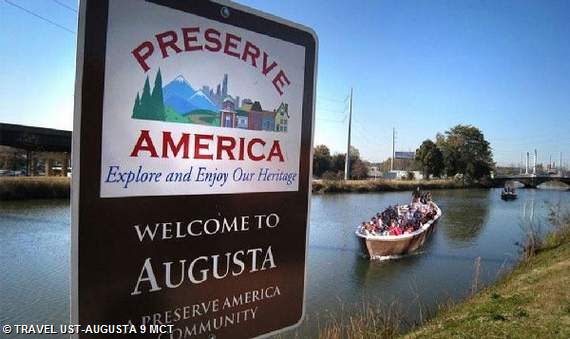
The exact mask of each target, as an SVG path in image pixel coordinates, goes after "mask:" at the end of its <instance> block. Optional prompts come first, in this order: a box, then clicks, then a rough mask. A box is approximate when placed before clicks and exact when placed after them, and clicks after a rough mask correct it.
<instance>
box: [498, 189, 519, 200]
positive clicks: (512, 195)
mask: <svg viewBox="0 0 570 339" xmlns="http://www.w3.org/2000/svg"><path fill="white" fill-rule="evenodd" d="M516 198H517V192H516V191H515V188H514V187H505V188H503V191H502V192H501V199H503V200H515V199H516Z"/></svg>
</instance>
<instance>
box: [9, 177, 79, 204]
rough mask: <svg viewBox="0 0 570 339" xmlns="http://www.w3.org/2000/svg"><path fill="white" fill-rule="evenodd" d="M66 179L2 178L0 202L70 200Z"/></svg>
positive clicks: (68, 181)
mask: <svg viewBox="0 0 570 339" xmlns="http://www.w3.org/2000/svg"><path fill="white" fill-rule="evenodd" d="M69 190H70V179H69V178H66V177H0V200H16V199H53V198H69V192H70V191H69Z"/></svg>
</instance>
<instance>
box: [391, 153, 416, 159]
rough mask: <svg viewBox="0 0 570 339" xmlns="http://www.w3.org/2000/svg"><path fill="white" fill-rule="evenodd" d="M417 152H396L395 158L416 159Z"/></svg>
mask: <svg viewBox="0 0 570 339" xmlns="http://www.w3.org/2000/svg"><path fill="white" fill-rule="evenodd" d="M415 157H416V152H395V155H394V158H395V159H414V158H415Z"/></svg>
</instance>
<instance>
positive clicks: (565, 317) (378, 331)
mask: <svg viewBox="0 0 570 339" xmlns="http://www.w3.org/2000/svg"><path fill="white" fill-rule="evenodd" d="M550 219H551V220H550V221H551V223H552V225H553V230H552V231H551V232H550V233H548V234H547V235H545V236H543V237H541V236H539V235H538V234H537V233H536V231H535V230H533V229H532V228H529V229H528V237H527V239H526V241H525V243H524V244H523V249H524V252H523V257H522V258H521V262H520V263H519V265H518V266H517V267H516V268H514V269H513V270H512V271H511V272H510V273H508V274H506V275H505V276H504V277H503V278H502V279H501V280H500V281H499V282H497V283H496V284H494V285H492V286H489V287H487V288H485V289H483V290H481V291H479V292H478V293H475V294H474V295H473V296H471V297H470V298H468V299H467V300H465V301H463V302H461V303H459V304H456V305H452V304H450V305H442V306H441V307H440V309H439V310H438V311H436V313H435V315H434V316H433V317H432V318H431V319H430V320H428V321H427V322H425V323H422V324H419V325H417V327H415V328H414V329H412V331H411V332H408V333H403V334H402V333H401V332H400V331H401V330H402V329H403V328H407V326H404V325H406V322H405V319H404V318H403V317H402V316H401V315H400V313H399V312H398V307H394V305H391V307H388V308H386V307H378V308H372V307H369V306H366V307H363V310H362V312H361V313H359V314H351V315H350V316H348V317H344V318H342V319H341V320H336V321H332V322H329V323H327V324H325V326H324V327H322V328H321V329H320V330H319V337H320V338H334V339H337V338H338V339H340V338H351V339H352V338H396V337H398V336H401V337H403V338H407V339H417V338H570V214H568V213H565V214H564V215H562V213H560V211H558V212H557V213H556V214H555V215H554V216H553V215H551V217H550ZM476 282H477V278H475V280H474V283H475V284H474V287H475V288H474V290H475V289H476V286H477V284H476ZM396 306H397V305H396ZM420 312H421V310H420Z"/></svg>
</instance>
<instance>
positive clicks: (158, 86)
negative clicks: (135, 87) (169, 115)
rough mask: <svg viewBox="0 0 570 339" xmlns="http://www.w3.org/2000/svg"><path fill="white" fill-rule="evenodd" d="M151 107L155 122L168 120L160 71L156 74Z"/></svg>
mask: <svg viewBox="0 0 570 339" xmlns="http://www.w3.org/2000/svg"><path fill="white" fill-rule="evenodd" d="M150 102H151V106H150V108H149V111H150V114H151V115H152V119H153V120H159V121H164V120H166V112H165V109H164V98H163V94H162V75H161V74H160V69H159V70H158V72H157V73H156V78H155V79H154V87H153V89H152V94H151V101H150Z"/></svg>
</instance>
